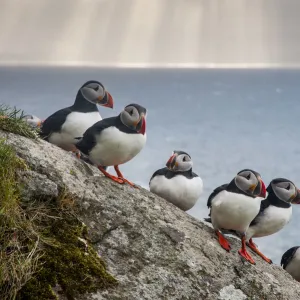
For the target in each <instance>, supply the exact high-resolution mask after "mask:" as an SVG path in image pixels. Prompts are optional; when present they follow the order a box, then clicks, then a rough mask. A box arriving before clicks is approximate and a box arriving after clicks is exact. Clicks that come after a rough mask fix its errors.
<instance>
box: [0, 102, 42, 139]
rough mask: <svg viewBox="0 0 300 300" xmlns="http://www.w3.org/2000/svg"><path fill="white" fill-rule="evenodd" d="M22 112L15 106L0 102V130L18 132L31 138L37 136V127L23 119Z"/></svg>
mask: <svg viewBox="0 0 300 300" xmlns="http://www.w3.org/2000/svg"><path fill="white" fill-rule="evenodd" d="M24 116H25V115H24V112H23V111H22V110H18V109H16V108H15V107H14V108H10V107H8V106H5V105H3V104H2V105H1V104H0V130H4V131H7V132H11V133H15V134H19V135H22V136H25V137H27V138H31V139H37V138H38V137H39V128H33V127H32V126H30V125H29V124H28V123H27V122H26V121H24V119H23V117H24Z"/></svg>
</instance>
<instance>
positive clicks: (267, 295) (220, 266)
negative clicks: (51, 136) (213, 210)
mask: <svg viewBox="0 0 300 300" xmlns="http://www.w3.org/2000/svg"><path fill="white" fill-rule="evenodd" d="M1 137H6V138H7V143H8V144H10V145H12V146H13V147H14V149H15V150H16V152H17V154H18V156H20V157H21V158H23V159H24V160H25V161H26V162H27V164H28V166H29V168H30V171H24V172H23V173H20V174H19V176H20V177H21V180H22V182H23V183H24V184H25V186H27V190H26V191H27V193H28V194H27V195H31V194H32V193H34V194H35V195H36V194H38V195H41V196H45V197H49V196H55V195H57V193H58V191H60V190H62V189H64V188H65V189H67V190H68V192H69V193H70V194H71V195H72V197H74V199H76V203H77V204H78V206H79V218H80V220H81V221H83V222H84V223H85V224H86V225H87V227H88V231H89V233H90V240H91V243H92V244H93V245H94V247H95V249H96V250H97V252H98V253H99V255H100V256H101V257H102V258H103V260H104V261H105V262H106V265H107V268H108V271H109V272H110V274H112V275H113V276H114V278H116V279H117V280H118V285H117V286H115V287H113V288H109V289H106V290H102V291H98V292H96V293H93V294H88V295H78V296H76V300H119V299H124V300H125V299H128V300H134V299H137V300H140V299H149V300H150V299H151V300H153V299H168V300H175V299H178V300H179V299H180V300H185V299H186V300H187V299H189V300H193V299H195V300H199V299H206V300H229V299H230V300H243V299H245V300H246V299H253V300H255V299H257V300H261V299H267V300H275V299H280V300H296V299H300V285H299V283H297V282H296V281H295V280H293V279H292V277H291V276H290V275H289V274H288V273H287V272H285V271H284V270H283V269H282V268H281V267H280V266H277V265H268V264H267V263H266V262H264V261H263V260H261V259H260V258H259V257H257V256H256V255H255V254H253V257H254V258H255V261H256V265H254V266H253V265H250V264H248V263H246V262H243V261H242V260H241V258H240V257H239V255H238V253H237V251H238V249H239V247H240V243H239V241H238V240H237V239H236V238H230V242H231V244H232V251H231V252H230V253H227V252H226V251H224V250H223V249H222V248H221V247H220V246H219V245H218V242H217V240H216V238H215V235H214V233H213V230H212V228H211V227H209V226H208V225H206V224H205V223H204V222H202V221H200V220H196V219H195V218H193V217H191V216H190V215H188V214H187V213H185V212H183V211H181V210H180V209H178V208H176V207H175V206H173V205H172V204H170V203H168V202H167V201H165V200H163V199H162V198H159V197H157V196H155V195H154V194H151V193H150V192H148V191H147V190H145V189H142V188H141V189H133V188H131V187H129V186H128V185H118V184H116V183H114V182H112V181H110V180H109V179H107V178H105V177H104V176H102V174H100V172H99V171H98V170H97V168H95V167H93V166H91V165H88V164H86V163H84V162H82V161H80V160H78V159H76V158H74V157H73V156H72V155H71V154H69V153H67V152H65V151H63V150H61V149H59V148H57V147H56V146H53V145H50V144H49V143H47V142H44V141H40V140H38V141H34V140H30V139H27V138H24V137H21V136H18V135H14V134H10V133H4V132H1V131H0V138H1ZM149 175H150V174H149ZM25 196H26V195H25ZM58 295H59V294H58ZM58 297H61V296H58ZM60 299H64V298H62V297H61V298H60Z"/></svg>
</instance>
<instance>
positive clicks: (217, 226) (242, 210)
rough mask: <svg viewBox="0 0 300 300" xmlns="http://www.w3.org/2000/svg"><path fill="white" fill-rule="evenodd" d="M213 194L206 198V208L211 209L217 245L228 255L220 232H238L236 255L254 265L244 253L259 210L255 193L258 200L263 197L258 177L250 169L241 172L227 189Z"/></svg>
mask: <svg viewBox="0 0 300 300" xmlns="http://www.w3.org/2000/svg"><path fill="white" fill-rule="evenodd" d="M215 191H216V190H215ZM215 191H214V192H213V197H211V196H210V197H209V200H208V202H209V203H208V206H210V207H211V221H212V225H213V227H214V230H215V232H216V234H217V236H218V239H219V243H220V245H221V246H222V247H223V248H224V249H225V250H227V251H230V248H231V246H230V244H229V242H228V241H227V240H226V239H225V237H224V236H223V235H222V234H221V232H220V230H222V229H225V230H226V229H227V230H235V231H237V232H239V233H240V234H241V237H242V247H241V249H240V250H239V254H240V255H241V256H243V257H244V258H245V259H246V260H247V261H249V262H250V263H252V264H255V262H254V260H253V259H252V257H251V256H250V255H249V253H248V252H247V249H246V232H247V230H248V227H249V225H250V223H251V221H252V220H253V219H254V218H255V216H256V215H257V214H258V212H259V209H260V202H261V199H259V198H255V196H254V193H255V194H256V195H258V196H259V197H263V198H264V197H265V196H266V188H265V184H264V182H263V181H262V179H261V176H260V174H259V173H257V172H255V171H252V170H250V169H245V170H242V171H240V172H239V173H238V174H237V175H236V176H235V177H234V179H233V180H232V181H231V182H230V183H229V184H228V185H227V186H226V187H225V186H224V187H223V188H222V189H219V191H218V192H215Z"/></svg>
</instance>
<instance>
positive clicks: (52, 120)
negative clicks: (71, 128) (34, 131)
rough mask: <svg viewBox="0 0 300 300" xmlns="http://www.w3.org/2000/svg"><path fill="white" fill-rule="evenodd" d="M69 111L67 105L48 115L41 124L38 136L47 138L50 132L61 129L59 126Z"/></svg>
mask: <svg viewBox="0 0 300 300" xmlns="http://www.w3.org/2000/svg"><path fill="white" fill-rule="evenodd" d="M71 112H72V110H71V109H70V108H69V107H67V108H63V109H61V110H58V111H57V112H55V113H54V114H52V115H51V116H49V117H48V118H47V119H46V120H45V121H44V122H43V124H42V127H41V132H40V137H41V138H42V139H44V140H48V137H49V135H50V134H51V133H52V132H59V131H60V130H61V126H62V125H63V124H64V123H65V121H66V119H67V116H68V115H69V114H70V113H71Z"/></svg>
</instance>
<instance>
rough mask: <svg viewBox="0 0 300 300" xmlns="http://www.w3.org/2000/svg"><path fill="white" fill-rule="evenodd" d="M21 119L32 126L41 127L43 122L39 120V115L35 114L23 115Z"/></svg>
mask: <svg viewBox="0 0 300 300" xmlns="http://www.w3.org/2000/svg"><path fill="white" fill-rule="evenodd" d="M22 120H23V121H24V122H26V123H27V124H29V125H30V126H31V127H33V128H36V127H41V126H42V123H43V120H41V119H40V118H39V117H37V116H35V115H24V116H23V117H22Z"/></svg>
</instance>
